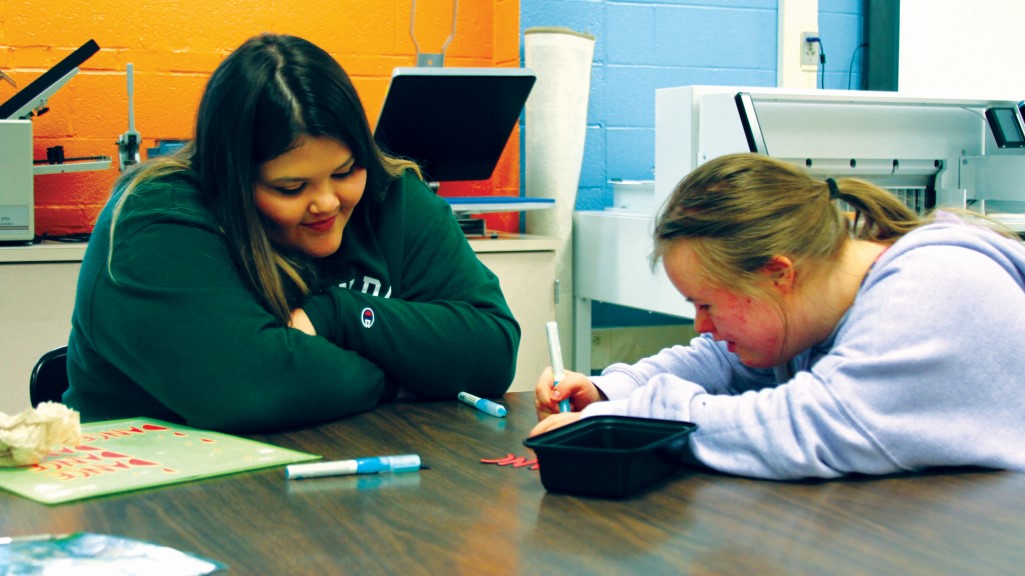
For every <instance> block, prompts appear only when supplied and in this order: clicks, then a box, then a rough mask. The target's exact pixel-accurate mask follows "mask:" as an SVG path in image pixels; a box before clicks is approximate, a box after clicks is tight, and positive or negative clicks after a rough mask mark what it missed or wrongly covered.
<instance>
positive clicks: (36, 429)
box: [0, 402, 82, 466]
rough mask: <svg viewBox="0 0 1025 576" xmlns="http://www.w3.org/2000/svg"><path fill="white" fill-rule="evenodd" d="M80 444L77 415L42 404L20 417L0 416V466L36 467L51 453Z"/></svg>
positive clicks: (62, 406) (80, 435)
mask: <svg viewBox="0 0 1025 576" xmlns="http://www.w3.org/2000/svg"><path fill="white" fill-rule="evenodd" d="M81 443H82V426H81V423H80V420H79V416H78V412H76V411H74V410H72V409H70V408H68V407H67V406H65V405H63V404H59V403H57V402H42V403H40V404H39V406H38V407H36V408H29V409H28V410H25V411H24V412H21V413H20V414H15V415H14V416H8V415H7V414H5V413H3V412H0V466H28V465H31V464H38V463H39V462H41V461H42V460H43V458H46V455H47V454H49V453H50V452H51V451H52V450H54V449H56V448H59V447H61V446H77V445H79V444H81Z"/></svg>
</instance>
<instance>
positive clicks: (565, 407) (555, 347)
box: [545, 322, 572, 412]
mask: <svg viewBox="0 0 1025 576" xmlns="http://www.w3.org/2000/svg"><path fill="white" fill-rule="evenodd" d="M545 329H546V330H547V331H548V352H549V353H550V354H551V357H552V379H553V380H554V382H553V384H552V388H555V387H556V386H558V385H559V382H562V379H563V378H565V377H566V370H565V369H564V368H563V367H562V345H561V344H559V325H558V324H557V323H555V322H549V323H547V324H545ZM571 410H572V408H570V405H569V398H566V399H564V400H563V401H562V402H559V412H569V411H571Z"/></svg>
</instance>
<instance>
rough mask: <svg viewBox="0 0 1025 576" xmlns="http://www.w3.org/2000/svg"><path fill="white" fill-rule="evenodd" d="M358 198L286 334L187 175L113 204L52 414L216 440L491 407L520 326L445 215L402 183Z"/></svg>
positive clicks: (416, 183)
mask: <svg viewBox="0 0 1025 576" xmlns="http://www.w3.org/2000/svg"><path fill="white" fill-rule="evenodd" d="M369 194H370V192H369V191H368V192H367V195H365V196H364V198H363V200H361V201H360V203H359V204H358V205H357V206H356V209H355V211H354V212H353V214H352V217H351V219H350V220H349V222H348V224H347V225H346V228H345V232H344V234H343V238H342V245H341V248H340V249H339V250H338V252H336V253H335V254H334V255H332V256H330V257H328V258H325V259H323V260H321V261H318V262H316V267H317V270H318V286H319V289H318V290H316V291H315V292H314V294H313V295H311V296H310V297H309V298H308V300H307V301H306V302H305V303H304V304H303V309H304V310H305V311H306V313H307V314H308V315H309V317H310V320H311V321H312V322H313V325H314V326H315V327H316V330H317V336H309V335H307V334H304V333H302V332H300V331H299V330H295V329H291V328H287V327H285V326H282V325H281V323H280V322H279V321H278V320H277V319H276V318H275V317H274V316H273V315H272V314H271V313H270V312H269V311H268V310H267V309H266V308H265V307H264V306H262V305H261V303H260V302H259V301H258V299H257V298H256V297H255V296H254V295H253V293H252V292H251V291H250V290H249V288H247V286H246V284H245V283H244V282H243V279H242V276H241V275H240V271H239V268H238V267H237V266H236V265H235V264H234V263H233V260H232V257H231V255H230V253H229V250H228V244H227V241H226V239H225V237H224V235H223V233H222V232H221V231H220V225H219V224H218V223H217V221H216V220H215V218H214V216H213V214H212V213H211V212H210V211H209V210H208V209H207V208H205V207H204V205H203V204H202V203H201V201H200V196H199V191H198V189H197V187H196V185H195V183H194V181H192V180H191V178H188V177H186V176H184V175H176V176H171V177H163V178H161V179H158V180H155V181H150V182H146V183H144V184H142V185H140V186H139V187H138V188H137V189H136V191H135V192H134V193H133V195H132V196H131V197H130V198H129V199H128V201H127V202H125V203H124V207H123V209H122V211H121V214H120V216H119V218H118V221H117V226H116V227H115V232H114V243H115V248H114V250H113V261H112V262H108V256H109V254H110V253H111V251H110V239H111V234H110V226H111V216H112V212H113V206H114V203H115V202H116V201H117V199H118V198H119V197H120V193H119V192H117V193H115V195H114V196H113V198H112V199H111V201H110V202H109V203H108V205H107V207H106V208H105V209H104V210H103V212H102V213H101V214H100V217H99V220H98V221H97V224H96V227H95V230H94V232H93V235H92V238H91V240H90V243H89V247H88V248H87V249H86V253H85V257H84V259H83V261H82V270H81V273H80V276H79V280H78V290H77V297H76V302H75V311H74V314H73V316H72V329H71V337H70V340H69V346H68V375H69V378H70V381H71V386H70V388H69V389H68V391H67V393H66V394H65V395H64V401H65V403H66V404H67V405H68V406H70V407H72V408H75V409H76V410H78V411H79V412H80V413H81V415H82V419H83V420H84V421H94V420H106V419H113V418H128V417H140V416H145V417H150V418H157V419H161V420H168V421H172V422H181V423H185V424H187V425H190V426H195V427H199V428H205V429H212V430H223V431H229V432H238V433H245V432H256V431H269V430H280V429H286V428H291V427H297V426H303V425H309V424H314V423H318V422H324V421H328V420H333V419H337V418H341V417H343V416H347V415H350V414H354V413H357V412H361V411H364V410H368V409H370V408H373V407H374V406H376V405H377V404H378V403H380V402H382V401H388V400H391V399H393V398H394V397H395V396H396V394H397V393H398V391H399V388H402V389H404V390H405V391H406V392H409V393H411V394H412V395H414V396H416V397H420V398H433V399H452V400H454V399H455V397H456V395H457V394H458V393H459V392H460V391H463V390H465V391H468V392H471V393H473V394H476V395H479V396H489V397H493V396H500V395H501V394H503V393H504V392H505V391H506V390H507V389H508V387H509V385H510V384H511V382H512V379H513V376H514V372H515V365H516V351H517V349H518V346H519V338H520V330H519V325H518V324H517V323H516V320H515V319H514V318H513V316H512V313H511V312H510V311H509V307H508V305H507V304H506V302H505V299H504V297H503V295H502V291H501V288H500V287H499V283H498V278H497V277H496V276H495V275H494V274H493V273H492V272H491V271H490V270H488V269H487V268H486V267H485V266H484V265H483V264H481V262H480V261H479V260H478V259H477V257H476V255H475V254H474V253H473V250H472V249H471V248H470V246H469V244H468V243H467V241H466V238H465V237H464V236H463V233H462V232H461V230H460V228H459V226H458V224H457V223H456V221H455V218H454V217H453V215H452V212H451V209H450V208H449V206H448V204H447V203H446V202H445V201H444V200H443V199H441V198H439V197H437V196H436V195H434V194H433V193H432V192H431V191H430V189H428V188H427V186H426V185H425V184H424V183H423V182H421V181H420V180H419V179H417V178H416V177H415V176H413V175H412V174H407V175H406V176H404V177H402V178H399V179H396V180H395V181H394V182H393V183H392V184H391V186H390V187H389V188H388V189H387V191H386V193H385V196H384V197H383V198H382V199H376V198H370V196H369Z"/></svg>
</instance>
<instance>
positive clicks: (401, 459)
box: [285, 454, 427, 480]
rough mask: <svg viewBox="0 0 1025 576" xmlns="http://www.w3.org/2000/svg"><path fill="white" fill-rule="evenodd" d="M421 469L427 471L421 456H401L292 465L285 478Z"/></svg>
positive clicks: (296, 478) (288, 467)
mask: <svg viewBox="0 0 1025 576" xmlns="http://www.w3.org/2000/svg"><path fill="white" fill-rule="evenodd" d="M421 468H424V469H426V468H427V466H424V465H423V463H422V462H421V461H420V455H419V454H400V455H397V456H374V457H371V458H355V459H353V460H335V461H333V462H313V463H312V464H290V465H288V466H286V467H285V478H287V479H289V480H302V479H303V478H322V477H324V476H347V475H350V474H379V473H382V472H412V471H414V470H420V469H421Z"/></svg>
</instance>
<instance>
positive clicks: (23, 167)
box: [0, 40, 110, 242]
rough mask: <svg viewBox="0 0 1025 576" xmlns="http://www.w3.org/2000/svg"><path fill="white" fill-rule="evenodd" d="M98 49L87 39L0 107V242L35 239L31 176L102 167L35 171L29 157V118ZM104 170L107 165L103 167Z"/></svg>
mask: <svg viewBox="0 0 1025 576" xmlns="http://www.w3.org/2000/svg"><path fill="white" fill-rule="evenodd" d="M99 49H100V48H99V46H97V44H96V42H94V41H92V40H90V41H89V42H87V43H85V44H84V45H82V46H81V47H79V48H78V49H77V50H75V51H74V52H73V53H71V54H70V55H68V56H67V57H65V58H64V59H63V60H61V61H60V62H58V63H57V65H55V66H54V67H53V68H50V69H49V70H47V71H46V72H45V73H43V75H42V76H40V77H39V78H37V79H36V80H34V81H33V82H32V83H31V84H29V85H28V86H26V87H25V88H23V89H22V90H20V91H18V92H17V93H15V94H14V96H12V97H11V98H10V99H9V100H7V101H6V102H4V103H3V104H0V242H31V241H32V240H33V239H34V238H35V192H34V181H33V177H34V176H35V175H41V174H56V173H59V172H70V171H74V170H81V169H90V170H95V169H97V166H96V165H97V164H100V165H104V163H103V162H99V163H96V162H90V163H84V164H87V166H80V165H76V164H74V163H68V164H64V163H63V162H62V161H59V162H58V161H56V160H55V161H54V162H53V163H48V164H44V165H40V166H35V165H34V164H35V163H34V161H33V158H32V150H33V148H32V121H31V117H32V116H33V115H35V114H36V113H37V111H40V112H41V111H43V110H45V105H46V102H47V100H48V99H49V98H50V96H52V95H53V94H54V92H56V91H57V89H59V88H60V87H61V86H63V85H64V84H65V83H67V82H68V80H70V79H71V78H72V77H73V76H74V75H75V74H77V73H78V66H79V65H81V64H82V62H84V61H85V60H86V59H88V58H89V57H90V56H92V55H93V54H95V53H96V52H98V51H99ZM109 165H110V161H109V160H107V161H106V163H105V166H104V167H106V166H109Z"/></svg>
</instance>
